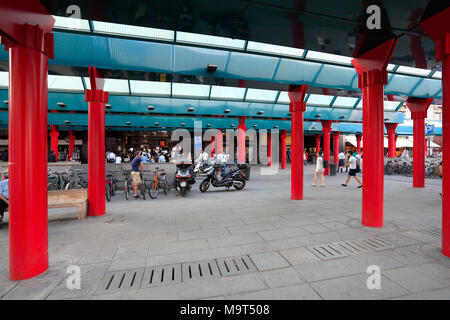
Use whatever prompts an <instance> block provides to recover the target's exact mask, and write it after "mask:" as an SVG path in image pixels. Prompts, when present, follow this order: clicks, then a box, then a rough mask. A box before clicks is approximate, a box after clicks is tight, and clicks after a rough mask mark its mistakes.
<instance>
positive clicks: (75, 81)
mask: <svg viewBox="0 0 450 320" xmlns="http://www.w3.org/2000/svg"><path fill="white" fill-rule="evenodd" d="M47 81H48V90H49V91H62V92H84V86H83V82H82V81H81V78H80V77H73V76H56V75H48V80H47Z"/></svg>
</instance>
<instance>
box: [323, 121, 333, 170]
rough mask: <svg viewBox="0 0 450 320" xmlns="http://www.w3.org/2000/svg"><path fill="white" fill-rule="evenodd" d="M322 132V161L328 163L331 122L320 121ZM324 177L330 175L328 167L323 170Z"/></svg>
mask: <svg viewBox="0 0 450 320" xmlns="http://www.w3.org/2000/svg"><path fill="white" fill-rule="evenodd" d="M321 122H322V132H323V160H325V161H328V163H330V133H331V124H332V123H333V121H331V120H322V121H321ZM323 174H324V175H326V176H327V175H329V174H330V166H329V165H328V167H327V168H325V169H324V170H323Z"/></svg>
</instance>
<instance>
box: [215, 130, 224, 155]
mask: <svg viewBox="0 0 450 320" xmlns="http://www.w3.org/2000/svg"><path fill="white" fill-rule="evenodd" d="M217 130H219V133H218V134H217V135H216V144H217V153H220V152H223V135H222V130H221V129H217Z"/></svg>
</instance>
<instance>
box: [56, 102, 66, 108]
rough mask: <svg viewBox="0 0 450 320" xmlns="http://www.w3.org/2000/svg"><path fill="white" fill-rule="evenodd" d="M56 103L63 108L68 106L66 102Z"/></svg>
mask: <svg viewBox="0 0 450 320" xmlns="http://www.w3.org/2000/svg"><path fill="white" fill-rule="evenodd" d="M56 104H57V105H58V106H60V107H62V108H64V107H65V106H66V104H65V103H64V102H57V103H56Z"/></svg>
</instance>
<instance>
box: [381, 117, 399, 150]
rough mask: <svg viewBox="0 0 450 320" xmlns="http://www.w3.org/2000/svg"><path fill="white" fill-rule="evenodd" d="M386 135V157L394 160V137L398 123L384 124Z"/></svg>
mask: <svg viewBox="0 0 450 320" xmlns="http://www.w3.org/2000/svg"><path fill="white" fill-rule="evenodd" d="M384 125H385V126H386V130H387V134H388V157H389V158H395V157H397V152H396V150H397V144H396V140H397V138H396V136H395V130H396V129H397V126H398V123H385V124H384Z"/></svg>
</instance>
